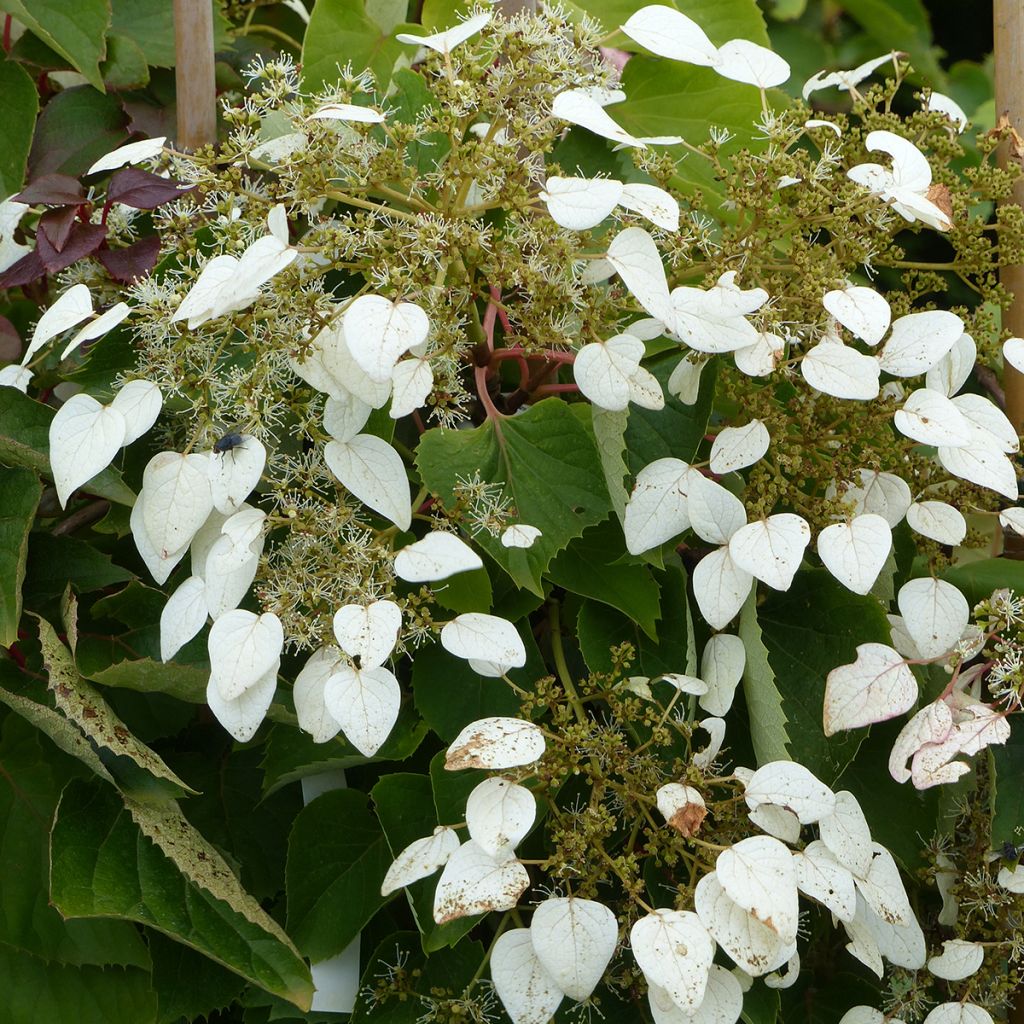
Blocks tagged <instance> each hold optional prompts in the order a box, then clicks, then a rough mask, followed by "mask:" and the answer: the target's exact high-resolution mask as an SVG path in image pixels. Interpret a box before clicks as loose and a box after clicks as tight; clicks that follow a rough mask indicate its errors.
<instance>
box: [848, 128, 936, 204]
mask: <svg viewBox="0 0 1024 1024" xmlns="http://www.w3.org/2000/svg"><path fill="white" fill-rule="evenodd" d="M864 144H865V146H866V148H867V149H868V151H869V152H873V153H877V152H882V153H888V154H889V156H891V157H892V176H893V180H894V181H895V183H896V184H897V185H899V186H901V187H903V188H909V189H913V190H915V191H923V190H924V189H927V188H928V186H929V185H930V184H931V183H932V169H931V167H930V166H929V164H928V160H927V158H926V157H925V155H924V154H923V153H922V152H921V150H919V149H918V148H917V146H915V145H914V144H913V143H912V142H910V141H909V140H907V139H905V138H903V137H902V136H901V135H896V134H895V133H894V132H888V131H874V132H869V133H868V136H867V138H866V139H865V140H864Z"/></svg>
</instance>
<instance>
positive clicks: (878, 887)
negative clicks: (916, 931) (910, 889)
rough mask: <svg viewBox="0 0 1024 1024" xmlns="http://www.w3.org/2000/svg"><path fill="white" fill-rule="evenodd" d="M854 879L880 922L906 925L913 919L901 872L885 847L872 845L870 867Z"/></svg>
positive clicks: (876, 844)
mask: <svg viewBox="0 0 1024 1024" xmlns="http://www.w3.org/2000/svg"><path fill="white" fill-rule="evenodd" d="M854 880H855V881H856V883H857V889H858V890H859V891H860V894H861V895H862V896H863V897H864V901H865V902H866V903H867V905H868V906H869V907H870V908H871V909H872V910H873V911H874V912H875V913H876V914H877V915H878V916H879V917H880V918H881V919H882V920H883V921H887V922H888V923H889V924H896V925H903V926H909V925H910V924H911V923H912V922H913V921H914V920H915V918H914V911H913V910H912V909H911V907H910V900H909V899H908V898H907V890H906V889H905V888H904V887H903V879H902V878H900V869H899V868H898V867H897V866H896V861H894V860H893V857H892V854H891V853H890V852H889V851H888V850H887V849H886V848H885V847H884V846H881V845H880V844H878V843H872V844H871V865H870V867H869V868H868V871H867V874H866V875H863V876H854ZM883 953H884V950H883Z"/></svg>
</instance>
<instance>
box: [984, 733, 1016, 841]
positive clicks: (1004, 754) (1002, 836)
mask: <svg viewBox="0 0 1024 1024" xmlns="http://www.w3.org/2000/svg"><path fill="white" fill-rule="evenodd" d="M989 750H990V751H991V754H992V769H993V773H994V782H993V787H992V789H993V794H992V848H993V849H994V850H998V849H1000V847H1002V845H1003V843H1013V845H1014V846H1020V845H1021V844H1022V843H1024V786H1022V785H1021V779H1024V731H1022V730H1021V729H1020V727H1019V726H1018V727H1017V728H1016V729H1014V730H1012V731H1011V733H1010V738H1009V739H1008V740H1007V741H1006V743H1005V745H1004V746H1001V747H990V748H989Z"/></svg>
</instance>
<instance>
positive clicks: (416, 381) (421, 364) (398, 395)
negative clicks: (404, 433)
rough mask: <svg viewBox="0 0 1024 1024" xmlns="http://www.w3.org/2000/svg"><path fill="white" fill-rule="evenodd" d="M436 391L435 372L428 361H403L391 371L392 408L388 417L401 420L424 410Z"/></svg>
mask: <svg viewBox="0 0 1024 1024" xmlns="http://www.w3.org/2000/svg"><path fill="white" fill-rule="evenodd" d="M433 390H434V371H433V370H432V369H431V368H430V362H429V360H427V359H402V360H401V361H400V362H398V363H396V364H395V368H394V370H392V371H391V408H390V409H389V410H388V415H389V416H390V417H391V418H392V419H393V420H397V419H401V418H402V417H403V416H408V415H409V414H410V413H413V412H415V411H416V410H417V409H421V408H423V406H424V405H425V404H426V401H427V398H428V397H429V395H430V392H431V391H433Z"/></svg>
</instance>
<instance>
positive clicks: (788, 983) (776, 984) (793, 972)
mask: <svg viewBox="0 0 1024 1024" xmlns="http://www.w3.org/2000/svg"><path fill="white" fill-rule="evenodd" d="M785 968H786V969H785V970H784V971H783V972H782V973H781V974H780V973H779V972H778V971H772V973H771V974H766V975H765V978H764V984H765V987H766V988H778V989H781V988H792V987H793V986H794V985H795V984H796V983H797V979H799V977H800V954H799V953H794V954H793V955H792V956H791V957H790V958H789V960H787V961H786V964H785Z"/></svg>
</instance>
